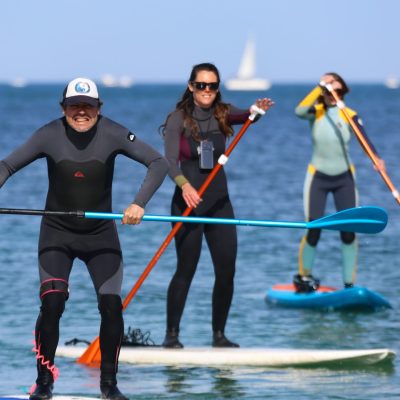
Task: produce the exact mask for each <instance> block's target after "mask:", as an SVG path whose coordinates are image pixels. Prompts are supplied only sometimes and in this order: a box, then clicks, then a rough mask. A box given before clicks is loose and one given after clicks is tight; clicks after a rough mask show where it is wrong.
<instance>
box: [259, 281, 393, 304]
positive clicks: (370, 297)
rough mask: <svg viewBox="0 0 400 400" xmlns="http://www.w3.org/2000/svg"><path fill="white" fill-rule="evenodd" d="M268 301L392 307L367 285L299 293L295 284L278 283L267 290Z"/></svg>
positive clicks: (276, 302)
mask: <svg viewBox="0 0 400 400" xmlns="http://www.w3.org/2000/svg"><path fill="white" fill-rule="evenodd" d="M265 299H266V301H267V302H269V303H271V304H274V305H278V306H284V307H292V308H315V309H318V308H319V309H332V310H340V309H364V310H377V309H382V308H392V306H391V305H390V303H389V302H388V301H387V300H386V299H385V298H384V297H383V296H381V295H380V294H379V293H376V292H374V291H372V290H369V289H367V288H365V287H361V286H355V287H353V288H349V289H336V288H333V287H329V286H321V287H320V288H319V289H318V290H316V291H315V292H311V293H297V292H296V289H295V287H294V285H293V284H278V285H275V286H273V287H272V288H271V289H269V290H268V291H267V294H266V297H265Z"/></svg>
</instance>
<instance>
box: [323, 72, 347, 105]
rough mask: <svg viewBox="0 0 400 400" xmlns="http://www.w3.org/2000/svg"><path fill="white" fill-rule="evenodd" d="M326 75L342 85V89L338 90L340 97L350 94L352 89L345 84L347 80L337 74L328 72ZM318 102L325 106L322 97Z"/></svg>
mask: <svg viewBox="0 0 400 400" xmlns="http://www.w3.org/2000/svg"><path fill="white" fill-rule="evenodd" d="M324 75H332V76H333V77H334V78H335V80H336V81H338V82H340V84H341V85H342V89H341V90H336V92H337V93H338V94H339V95H340V97H344V95H345V94H346V93H349V92H350V88H349V87H348V86H347V83H346V82H345V80H344V79H343V78H342V77H341V76H340V75H339V74H337V73H336V72H326V73H325V74H324ZM318 102H319V103H322V104H324V105H325V102H324V97H323V96H320V97H319V98H318Z"/></svg>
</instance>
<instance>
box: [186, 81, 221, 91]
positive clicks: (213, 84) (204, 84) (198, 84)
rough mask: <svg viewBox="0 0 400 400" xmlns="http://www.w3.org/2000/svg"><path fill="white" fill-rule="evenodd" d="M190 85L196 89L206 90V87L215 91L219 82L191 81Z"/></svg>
mask: <svg viewBox="0 0 400 400" xmlns="http://www.w3.org/2000/svg"><path fill="white" fill-rule="evenodd" d="M192 85H193V86H194V87H195V89H197V90H206V87H207V86H208V88H209V89H210V90H213V91H216V90H218V88H219V82H192Z"/></svg>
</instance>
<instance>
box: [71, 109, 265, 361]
mask: <svg viewBox="0 0 400 400" xmlns="http://www.w3.org/2000/svg"><path fill="white" fill-rule="evenodd" d="M253 107H254V106H253ZM264 113H265V111H263V110H261V109H259V108H258V107H255V108H254V111H253V112H252V113H251V114H250V116H249V118H248V119H247V121H246V122H245V123H244V124H243V126H242V128H241V129H240V131H239V132H238V133H237V134H236V135H235V137H234V138H233V140H232V142H231V144H230V145H229V146H228V148H227V149H226V151H225V154H223V155H221V156H220V158H219V159H218V164H217V165H216V166H215V167H214V168H213V169H212V170H211V172H210V174H209V175H208V177H207V179H206V180H205V181H204V183H203V184H202V185H201V187H200V189H199V190H198V194H199V196H200V197H201V196H202V195H203V194H204V192H205V191H206V189H207V188H208V186H209V185H210V183H211V182H212V181H213V179H214V177H215V176H216V175H217V173H218V172H219V170H220V169H221V168H222V166H223V165H225V164H226V163H227V161H228V157H229V155H230V154H231V153H232V151H233V149H234V148H235V147H236V145H237V144H238V142H239V140H240V139H241V138H242V136H243V135H244V134H245V132H246V131H247V128H248V127H249V126H250V124H251V123H252V122H253V121H254V119H255V117H256V116H257V115H263V114H264ZM192 210H193V207H188V208H186V210H185V211H184V212H183V214H182V216H184V217H186V216H188V215H189V214H190V213H191V212H192ZM182 224H183V223H182V222H178V223H176V224H175V225H174V227H173V228H172V230H171V232H170V233H169V234H168V236H167V237H166V238H165V240H164V242H163V243H162V244H161V246H160V248H159V249H158V250H157V252H156V253H155V254H154V256H153V258H152V259H151V261H150V262H149V264H148V265H147V267H146V268H145V269H144V271H143V272H142V274H141V275H140V277H139V279H138V280H137V281H136V283H135V285H134V286H133V288H132V289H131V291H130V292H129V293H128V295H127V296H126V298H125V300H124V302H123V304H122V309H123V310H125V309H126V307H127V306H128V304H129V303H130V301H131V300H132V299H133V297H134V296H135V294H136V292H137V291H138V290H139V288H140V287H141V286H142V284H143V282H144V281H145V279H146V278H147V276H148V275H149V273H150V271H151V270H152V269H153V267H154V266H155V265H156V263H157V261H158V260H159V258H160V257H161V255H162V254H163V252H164V250H165V249H166V248H167V247H168V245H169V243H170V242H171V240H172V239H173V237H174V236H175V235H176V233H177V232H178V230H179V229H180V228H181V226H182ZM100 359H101V353H100V340H99V337H96V339H95V340H94V341H93V342H92V343H91V344H90V345H89V346H88V348H87V349H86V351H85V352H84V353H83V354H82V355H81V356H80V357H79V358H78V360H77V362H78V363H81V364H90V363H92V362H98V361H100Z"/></svg>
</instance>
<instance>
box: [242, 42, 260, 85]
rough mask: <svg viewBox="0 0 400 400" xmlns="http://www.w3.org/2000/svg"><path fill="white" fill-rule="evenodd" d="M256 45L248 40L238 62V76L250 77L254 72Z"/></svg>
mask: <svg viewBox="0 0 400 400" xmlns="http://www.w3.org/2000/svg"><path fill="white" fill-rule="evenodd" d="M255 58H256V46H255V43H254V42H253V41H248V42H247V44H246V47H245V49H244V53H243V57H242V61H241V62H240V66H239V71H238V78H239V79H251V78H253V77H254V76H255V73H256V63H255Z"/></svg>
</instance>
